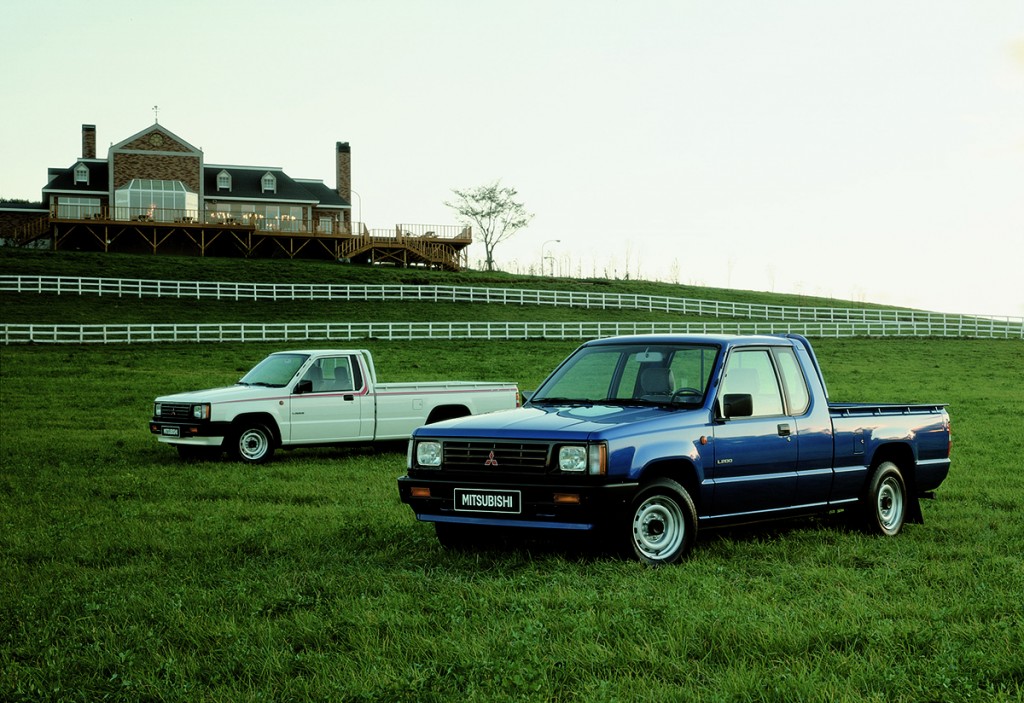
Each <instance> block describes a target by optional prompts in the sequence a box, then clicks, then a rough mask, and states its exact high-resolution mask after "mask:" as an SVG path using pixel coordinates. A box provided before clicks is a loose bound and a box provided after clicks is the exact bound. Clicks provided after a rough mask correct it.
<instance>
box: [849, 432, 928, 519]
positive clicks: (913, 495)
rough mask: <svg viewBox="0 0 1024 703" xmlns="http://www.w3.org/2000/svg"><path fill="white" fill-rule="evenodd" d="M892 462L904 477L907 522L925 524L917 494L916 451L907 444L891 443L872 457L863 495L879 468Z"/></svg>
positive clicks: (879, 448)
mask: <svg viewBox="0 0 1024 703" xmlns="http://www.w3.org/2000/svg"><path fill="white" fill-rule="evenodd" d="M887 461H890V462H892V463H893V464H895V465H896V468H898V469H899V470H900V474H901V475H902V476H903V485H904V488H905V489H906V500H907V512H906V518H905V520H906V522H909V523H917V524H921V523H923V522H924V515H923V513H922V512H921V500H920V496H919V495H918V492H917V476H916V473H915V472H916V468H917V458H916V457H915V456H914V450H913V448H912V447H911V446H910V445H909V444H906V443H905V442H889V443H887V444H883V445H881V446H880V447H878V449H876V450H875V453H874V454H873V455H872V457H871V470H870V471H868V472H867V477H866V478H865V480H864V488H863V493H864V494H865V495H866V494H867V492H868V490H869V487H870V485H871V479H872V478H873V477H874V475H875V472H876V471H877V470H878V467H879V466H881V465H882V464H884V463H885V462H887Z"/></svg>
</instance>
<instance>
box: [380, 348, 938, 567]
mask: <svg viewBox="0 0 1024 703" xmlns="http://www.w3.org/2000/svg"><path fill="white" fill-rule="evenodd" d="M950 447H951V437H950V423H949V415H948V414H947V412H946V409H945V406H944V405H942V404H905V405H894V404H886V405H881V404H864V403H833V402H830V401H829V398H828V392H827V390H826V386H825V382H824V379H823V378H822V374H821V369H820V367H819V365H818V361H817V359H816V357H815V355H814V351H813V349H812V348H811V344H810V342H809V341H808V340H807V339H805V338H804V337H801V336H799V335H793V334H789V335H779V336H775V335H766V336H728V335H703V336H690V335H639V336H629V337H614V338H610V339H599V340H594V341H590V342H587V343H585V344H583V345H582V346H581V347H579V348H578V349H577V350H576V351H575V352H573V354H572V355H570V356H569V357H568V358H567V359H566V360H565V361H563V362H562V363H561V364H560V365H559V366H558V368H556V369H555V370H554V372H553V373H552V374H551V375H550V376H549V377H548V378H547V379H546V380H545V381H544V382H543V383H542V384H541V385H540V387H539V388H538V389H537V390H536V392H534V393H533V394H532V395H531V396H530V397H529V398H528V400H527V402H526V403H524V404H523V407H521V408H518V409H515V410H508V411H504V412H496V413H490V414H486V415H478V416H474V417H466V418H461V419H458V420H450V421H445V422H440V423H437V424H433V425H427V426H424V427H420V428H418V429H417V430H415V432H414V433H413V436H412V438H411V440H410V442H409V454H408V470H407V474H406V475H405V476H402V477H401V478H399V479H398V490H399V495H400V497H401V499H402V501H403V502H405V503H407V504H408V505H409V506H410V507H411V508H412V509H413V511H414V512H415V514H416V517H417V518H418V519H419V520H424V521H428V522H433V523H434V526H435V530H436V533H437V537H438V539H439V540H440V541H441V543H442V544H444V545H446V546H455V545H459V544H464V543H466V542H467V541H471V540H472V539H473V538H476V537H479V535H480V534H484V533H486V532H487V530H486V529H481V528H487V527H500V528H514V527H525V528H535V529H542V530H579V531H590V532H592V533H597V532H600V533H601V534H602V535H603V538H607V539H610V540H613V542H614V543H615V544H617V545H619V546H621V547H622V549H623V550H624V552H625V553H626V554H630V555H633V556H635V557H636V558H638V559H640V560H641V561H643V562H645V563H647V564H650V565H658V564H667V563H674V562H677V561H679V560H680V559H682V558H683V557H684V556H685V555H686V554H687V552H689V550H690V549H691V547H692V546H693V543H694V538H695V536H696V533H697V529H698V527H699V526H700V527H705V526H706V527H710V526H725V525H734V524H739V523H749V522H757V521H762V520H771V519H778V518H785V517H791V516H796V515H803V514H813V513H823V512H830V511H834V510H845V511H848V512H849V513H850V514H851V515H852V516H853V517H854V518H855V519H856V521H857V522H858V523H859V524H860V525H861V526H862V527H863V528H865V529H867V530H869V531H871V532H875V533H879V534H883V535H896V534H898V533H899V532H900V531H901V529H902V528H903V525H904V523H905V522H920V521H921V510H920V503H919V499H920V498H921V497H924V496H931V495H932V491H934V490H935V489H936V488H938V486H939V485H940V484H941V483H942V481H943V480H944V479H945V478H946V475H947V473H948V472H949V465H950V458H949V457H950Z"/></svg>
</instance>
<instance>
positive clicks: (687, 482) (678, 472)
mask: <svg viewBox="0 0 1024 703" xmlns="http://www.w3.org/2000/svg"><path fill="white" fill-rule="evenodd" d="M659 478H668V479H672V480H673V481H675V482H676V483H678V484H679V485H680V486H682V487H683V488H685V489H686V492H687V493H689V494H690V500H692V501H693V504H694V507H696V508H698V510H699V509H700V503H701V495H700V477H699V476H698V474H697V467H696V466H695V465H694V464H693V462H691V461H689V460H688V459H686V458H680V457H677V458H673V459H659V460H657V461H652V462H651V463H650V464H648V465H647V466H645V467H644V469H643V471H641V472H640V475H639V477H638V479H639V483H640V485H641V486H645V485H647V484H648V483H651V482H652V481H656V480H657V479H659Z"/></svg>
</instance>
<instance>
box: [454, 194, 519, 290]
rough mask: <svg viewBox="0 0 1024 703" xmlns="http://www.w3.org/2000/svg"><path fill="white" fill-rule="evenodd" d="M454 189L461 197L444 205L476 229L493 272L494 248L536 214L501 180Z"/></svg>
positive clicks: (489, 268) (489, 269)
mask: <svg viewBox="0 0 1024 703" xmlns="http://www.w3.org/2000/svg"><path fill="white" fill-rule="evenodd" d="M452 192H453V193H455V195H456V196H457V198H458V199H457V200H454V201H452V202H449V201H445V203H444V204H445V205H447V206H448V207H450V208H451V209H453V210H455V212H456V213H457V214H458V216H459V219H460V221H461V222H462V223H463V224H468V225H471V226H472V227H473V229H474V230H475V231H476V239H477V241H478V242H480V243H481V244H483V245H484V253H485V257H486V262H487V270H488V271H493V270H494V247H496V246H497V245H499V244H501V243H502V242H503V241H505V240H506V239H508V238H509V237H511V236H512V235H513V234H515V233H516V232H518V231H519V230H521V229H523V228H524V227H526V225H527V224H529V222H530V220H531V219H533V214H532V213H529V212H527V211H526V208H525V207H524V206H523V204H522V203H520V202H516V200H515V198H516V196H517V195H518V193H517V192H516V189H515V188H507V187H503V186H502V185H501V181H495V182H494V183H492V184H490V185H483V186H478V187H477V188H470V189H467V190H457V189H454V188H453V189H452Z"/></svg>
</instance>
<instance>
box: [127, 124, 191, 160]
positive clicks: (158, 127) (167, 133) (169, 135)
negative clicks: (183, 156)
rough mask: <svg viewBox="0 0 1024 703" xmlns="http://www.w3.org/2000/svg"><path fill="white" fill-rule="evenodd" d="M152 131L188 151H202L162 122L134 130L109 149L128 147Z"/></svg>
mask: <svg viewBox="0 0 1024 703" xmlns="http://www.w3.org/2000/svg"><path fill="white" fill-rule="evenodd" d="M153 133H158V134H160V136H161V137H163V138H164V139H169V140H171V141H173V142H177V143H178V144H180V145H181V146H182V147H184V148H185V149H186V150H187V151H190V152H193V153H196V154H200V153H202V150H200V149H197V148H196V147H194V146H192V145H191V144H189V143H188V142H186V141H185V140H184V139H182V138H181V137H179V136H178V135H177V134H175V133H174V132H172V131H171V130H169V129H167V128H166V127H164V126H163V125H162V124H159V123H154V124H152V125H150V126H149V127H146V128H145V129H144V130H142V131H141V132H136V133H135V134H133V135H132V136H130V137H128V138H127V139H123V140H121V141H119V142H118V143H117V144H115V145H113V146H112V147H110V151H119V150H121V149H128V148H130V147H131V144H132V142H135V141H138V140H140V139H142V138H143V137H145V136H147V135H149V134H153Z"/></svg>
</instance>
